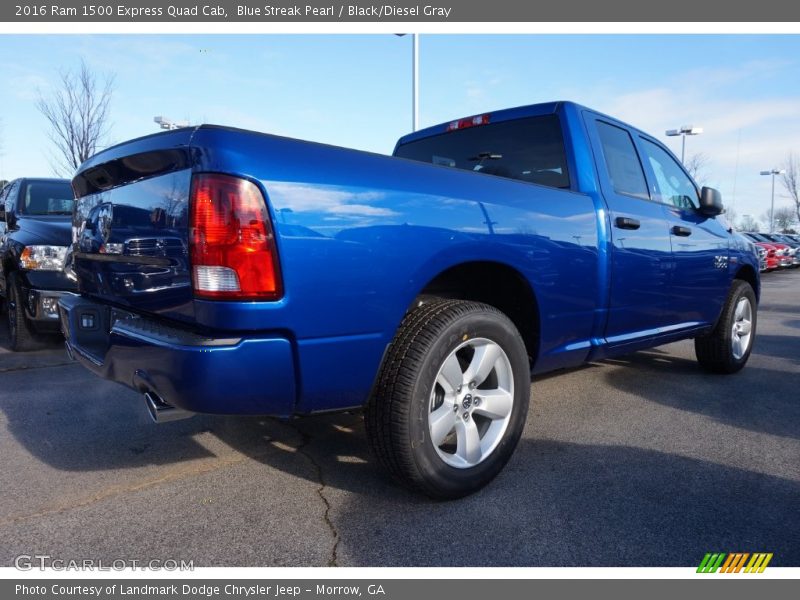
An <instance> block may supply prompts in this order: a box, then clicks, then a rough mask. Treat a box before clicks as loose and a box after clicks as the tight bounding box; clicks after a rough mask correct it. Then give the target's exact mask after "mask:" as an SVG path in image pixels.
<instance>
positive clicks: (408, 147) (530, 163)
mask: <svg viewBox="0 0 800 600" xmlns="http://www.w3.org/2000/svg"><path fill="white" fill-rule="evenodd" d="M395 156H399V157H401V158H410V159H412V160H417V161H420V162H426V163H432V164H436V165H442V166H445V167H453V168H456V169H464V170H467V171H476V172H479V173H485V174H487V175H497V176H499V177H507V178H509V179H517V180H520V181H527V182H529V183H538V184H539V185H546V186H549V187H555V188H569V173H568V171H567V156H566V152H565V151H564V138H563V135H562V133H561V123H560V122H559V120H558V117H557V116H556V115H545V116H541V117H529V118H526V119H514V120H511V121H501V122H499V123H492V124H490V125H479V126H474V127H467V128H465V129H457V130H455V131H450V132H447V133H441V134H439V135H433V136H430V137H426V138H422V139H420V140H415V141H412V142H408V143H406V144H403V145H401V146H398V148H397V150H395Z"/></svg>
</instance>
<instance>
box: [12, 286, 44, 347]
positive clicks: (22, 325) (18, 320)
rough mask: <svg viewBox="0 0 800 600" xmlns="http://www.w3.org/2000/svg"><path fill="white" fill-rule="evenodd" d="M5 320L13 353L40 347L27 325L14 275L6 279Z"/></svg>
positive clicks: (34, 334)
mask: <svg viewBox="0 0 800 600" xmlns="http://www.w3.org/2000/svg"><path fill="white" fill-rule="evenodd" d="M6 293H7V295H8V297H7V299H6V318H7V320H8V336H9V338H10V344H11V349H12V350H13V351H14V352H26V351H28V350H35V349H37V348H39V347H40V345H41V344H40V342H39V339H38V337H37V336H36V333H35V332H34V331H33V329H32V328H31V326H30V323H28V319H27V317H26V316H25V308H24V307H23V306H22V301H21V300H20V298H21V293H20V286H19V281H18V279H17V274H16V273H10V274H9V275H8V277H7V278H6Z"/></svg>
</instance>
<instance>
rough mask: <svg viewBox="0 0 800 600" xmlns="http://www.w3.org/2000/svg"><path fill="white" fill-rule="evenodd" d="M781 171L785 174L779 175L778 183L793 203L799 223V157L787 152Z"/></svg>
mask: <svg viewBox="0 0 800 600" xmlns="http://www.w3.org/2000/svg"><path fill="white" fill-rule="evenodd" d="M783 170H784V171H786V172H785V173H783V174H782V175H780V181H781V183H782V184H783V187H784V188H785V189H786V191H787V192H789V197H790V198H791V199H792V202H794V214H795V218H796V219H797V221H798V222H800V157H798V156H796V155H795V154H794V153H793V152H789V154H787V155H786V160H784V161H783Z"/></svg>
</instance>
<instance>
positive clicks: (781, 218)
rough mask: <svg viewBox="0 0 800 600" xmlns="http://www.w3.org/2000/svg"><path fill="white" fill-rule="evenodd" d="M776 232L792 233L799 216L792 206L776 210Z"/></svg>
mask: <svg viewBox="0 0 800 600" xmlns="http://www.w3.org/2000/svg"><path fill="white" fill-rule="evenodd" d="M774 218H775V231H780V232H783V233H792V232H793V231H794V229H792V225H794V224H795V223H796V222H797V215H796V214H795V211H794V208H792V207H791V206H781V207H780V208H776V209H775V217H774Z"/></svg>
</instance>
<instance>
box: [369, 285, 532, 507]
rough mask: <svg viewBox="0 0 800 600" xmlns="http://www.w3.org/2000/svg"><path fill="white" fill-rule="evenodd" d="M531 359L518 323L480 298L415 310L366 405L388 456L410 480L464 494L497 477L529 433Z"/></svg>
mask: <svg viewBox="0 0 800 600" xmlns="http://www.w3.org/2000/svg"><path fill="white" fill-rule="evenodd" d="M529 396H530V365H529V362H528V356H527V352H526V350H525V345H524V343H523V341H522V338H521V337H520V335H519V332H518V331H517V329H516V327H514V324H513V323H512V322H511V321H510V320H509V319H508V318H507V317H506V316H505V315H504V314H502V313H501V312H500V311H498V310H497V309H495V308H493V307H491V306H488V305H485V304H479V303H476V302H467V301H462V300H435V301H433V302H430V303H427V304H423V305H422V306H420V307H418V308H416V309H415V310H413V311H411V312H410V313H409V314H408V315H407V316H406V318H405V319H404V321H403V323H402V325H401V327H400V330H399V331H398V333H397V335H396V337H395V339H394V341H393V342H392V344H391V345H390V347H389V349H388V351H387V356H386V359H385V361H384V366H383V368H382V371H381V373H380V375H379V379H378V384H377V386H376V389H375V392H374V393H373V395H372V397H371V398H370V401H369V403H368V405H367V410H366V419H365V422H366V426H367V436H368V438H369V442H370V445H371V447H372V449H373V451H374V453H375V454H376V455H377V456H378V458H379V460H380V462H381V463H382V464H383V465H384V466H385V467H386V468H387V469H388V470H389V471H390V473H392V475H393V476H394V477H395V478H397V479H398V480H399V481H400V482H402V483H403V484H405V485H406V486H408V487H411V488H413V489H416V490H419V491H421V492H423V493H425V494H427V495H429V496H431V497H434V498H458V497H461V496H465V495H467V494H470V493H472V492H475V491H477V490H478V489H480V488H481V487H483V486H484V485H486V484H487V483H488V482H489V481H491V480H492V479H493V478H494V477H495V476H496V475H497V474H498V473H499V472H500V471H501V470H502V468H503V466H504V465H505V464H506V462H508V459H509V458H510V457H511V454H512V453H513V451H514V448H515V447H516V445H517V442H518V441H519V438H520V436H521V435H522V429H523V427H524V425H525V419H526V417H527V413H528V400H529Z"/></svg>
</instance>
